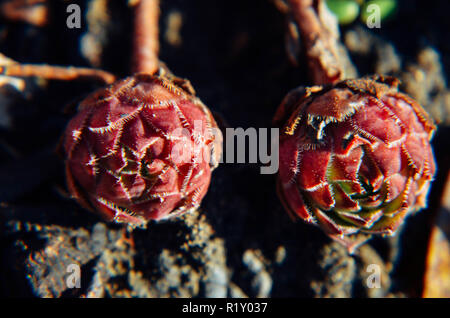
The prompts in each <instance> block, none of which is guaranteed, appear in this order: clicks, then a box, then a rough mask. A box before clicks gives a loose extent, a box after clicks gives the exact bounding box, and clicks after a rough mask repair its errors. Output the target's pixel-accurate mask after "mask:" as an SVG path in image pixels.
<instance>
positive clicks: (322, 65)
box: [289, 0, 344, 84]
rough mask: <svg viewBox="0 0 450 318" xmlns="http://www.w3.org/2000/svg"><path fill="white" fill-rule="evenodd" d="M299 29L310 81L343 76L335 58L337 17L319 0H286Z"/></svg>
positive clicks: (336, 79) (322, 80) (337, 50)
mask: <svg viewBox="0 0 450 318" xmlns="http://www.w3.org/2000/svg"><path fill="white" fill-rule="evenodd" d="M289 4H290V8H291V12H292V15H293V17H294V19H295V21H296V23H297V25H298V28H299V30H300V33H301V38H302V44H303V45H304V47H305V51H306V56H307V58H308V67H309V71H310V75H311V77H312V80H313V82H314V84H326V83H334V82H337V81H339V80H341V79H343V78H344V70H343V67H342V64H341V62H340V58H339V48H338V41H339V31H338V26H337V20H336V19H335V18H334V16H332V15H331V14H329V12H328V11H327V9H326V7H325V6H326V4H325V3H324V1H323V0H289Z"/></svg>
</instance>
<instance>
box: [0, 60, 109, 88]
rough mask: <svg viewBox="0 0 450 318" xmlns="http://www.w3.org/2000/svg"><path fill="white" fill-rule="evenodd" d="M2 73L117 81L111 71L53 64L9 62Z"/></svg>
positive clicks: (61, 78)
mask: <svg viewBox="0 0 450 318" xmlns="http://www.w3.org/2000/svg"><path fill="white" fill-rule="evenodd" d="M0 74H2V75H7V76H19V77H31V76H36V77H43V78H45V79H49V80H65V81H67V80H81V79H92V80H98V81H102V82H104V83H105V84H111V83H113V82H114V81H115V79H116V78H115V76H114V75H112V74H111V73H108V72H105V71H102V70H97V69H90V68H78V67H62V66H52V65H45V64H44V65H33V64H19V63H17V64H9V65H3V66H0Z"/></svg>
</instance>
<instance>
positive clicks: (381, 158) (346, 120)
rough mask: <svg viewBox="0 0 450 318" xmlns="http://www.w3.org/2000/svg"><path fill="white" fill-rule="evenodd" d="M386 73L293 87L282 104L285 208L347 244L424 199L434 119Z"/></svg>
mask: <svg viewBox="0 0 450 318" xmlns="http://www.w3.org/2000/svg"><path fill="white" fill-rule="evenodd" d="M397 86H398V81H397V80H396V79H394V78H391V77H381V76H377V77H370V78H369V77H367V78H363V79H358V80H344V81H342V82H339V83H337V84H334V85H327V86H314V87H310V88H298V89H296V90H294V91H292V92H291V93H289V94H288V95H287V96H286V98H285V99H284V100H283V102H282V104H281V105H280V107H279V109H278V111H277V114H276V116H275V123H276V124H277V125H278V126H279V127H280V128H281V133H280V150H279V151H280V168H279V175H278V192H279V196H280V198H281V201H282V202H283V204H284V206H285V208H286V210H287V211H289V212H290V213H291V214H292V215H295V216H298V217H300V218H302V219H303V220H305V221H306V222H309V223H314V224H316V225H319V226H320V227H321V228H322V229H323V230H324V231H325V232H326V233H327V234H328V235H329V236H330V237H332V238H335V239H337V240H338V241H340V242H341V243H344V244H345V245H347V246H348V247H350V246H351V245H352V243H351V242H352V240H351V239H350V237H351V236H352V234H356V233H358V232H363V233H370V234H392V233H394V232H395V231H396V229H397V228H398V227H399V225H400V224H401V223H402V221H403V220H404V218H405V217H406V216H407V215H408V214H409V213H410V212H412V211H415V210H418V209H420V208H423V207H425V206H426V197H427V193H428V190H429V186H430V183H431V181H432V179H433V176H434V173H435V170H436V166H435V160H434V157H433V152H432V148H431V145H430V139H431V137H432V135H433V132H434V130H435V126H434V124H433V122H432V120H431V119H430V117H429V116H428V115H427V113H426V112H425V111H424V110H423V108H422V107H421V106H420V105H419V104H418V103H417V102H416V101H414V100H413V99H411V98H410V97H408V96H407V95H405V94H402V93H400V92H398V89H397Z"/></svg>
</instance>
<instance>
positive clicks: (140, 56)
mask: <svg viewBox="0 0 450 318" xmlns="http://www.w3.org/2000/svg"><path fill="white" fill-rule="evenodd" d="M134 10H135V16H134V43H133V46H134V47H133V72H136V73H148V74H153V73H155V72H156V71H157V70H158V68H159V67H158V64H159V60H158V51H159V41H158V35H159V31H158V17H159V0H139V2H138V3H137V4H136V5H135V9H134Z"/></svg>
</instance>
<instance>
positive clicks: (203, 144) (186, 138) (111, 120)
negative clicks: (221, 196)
mask: <svg viewBox="0 0 450 318" xmlns="http://www.w3.org/2000/svg"><path fill="white" fill-rule="evenodd" d="M215 128H217V124H216V122H215V121H214V118H213V116H212V115H211V113H210V111H209V110H208V108H207V107H206V106H205V105H204V104H203V103H202V102H201V101H200V100H199V99H198V98H196V97H195V93H194V91H193V89H192V87H191V86H190V84H189V82H187V81H184V80H181V79H179V78H176V77H173V76H170V75H168V74H162V73H158V74H156V75H146V74H137V75H134V76H131V77H128V78H125V79H123V80H120V81H117V82H116V83H114V84H112V85H110V86H109V87H107V88H104V89H100V90H98V91H97V92H94V93H93V94H92V95H90V96H89V97H87V98H86V99H85V100H84V101H83V102H82V103H81V104H80V105H79V108H78V113H77V114H76V116H75V117H74V118H73V119H72V120H71V121H70V122H69V124H68V126H67V128H66V131H65V135H64V151H65V155H66V174H67V182H68V187H69V190H70V192H71V193H72V195H73V196H74V197H75V198H76V199H77V200H78V201H80V203H81V204H82V205H83V206H85V207H86V208H89V209H93V210H96V211H99V212H101V213H102V214H103V215H104V216H105V217H106V218H107V219H108V220H115V221H117V222H126V223H128V224H130V225H132V226H142V225H145V224H146V223H147V221H148V220H158V219H162V218H167V217H170V216H173V215H179V214H181V213H184V212H186V211H189V210H192V209H195V208H197V207H198V206H199V205H200V202H201V200H202V198H203V197H204V196H205V194H206V192H207V189H208V186H209V183H210V178H211V171H212V170H213V169H214V168H215V167H216V166H217V164H218V160H219V159H220V155H221V151H222V144H221V141H222V135H221V133H220V130H218V129H215Z"/></svg>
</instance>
